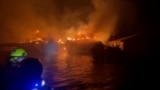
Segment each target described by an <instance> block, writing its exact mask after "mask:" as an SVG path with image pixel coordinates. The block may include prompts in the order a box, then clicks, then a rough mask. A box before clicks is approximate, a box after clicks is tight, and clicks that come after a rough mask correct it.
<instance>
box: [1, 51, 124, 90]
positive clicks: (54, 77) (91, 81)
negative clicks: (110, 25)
mask: <svg viewBox="0 0 160 90" xmlns="http://www.w3.org/2000/svg"><path fill="white" fill-rule="evenodd" d="M3 54H4V53H3ZM39 57H42V56H39ZM46 57H47V58H45V59H42V62H43V65H44V73H43V77H44V79H45V80H46V82H47V83H48V84H49V85H50V86H51V87H54V88H74V90H115V89H114V88H115V87H116V86H117V85H120V84H121V81H122V80H123V78H122V77H121V76H120V75H119V74H120V73H121V69H120V67H118V66H117V65H113V64H108V63H93V59H92V57H91V56H90V55H67V54H66V53H62V52H61V54H60V55H56V56H52V57H51V56H46ZM48 57H50V58H48ZM120 79H121V80H120ZM56 90H59V89H56ZM60 90H73V89H60Z"/></svg>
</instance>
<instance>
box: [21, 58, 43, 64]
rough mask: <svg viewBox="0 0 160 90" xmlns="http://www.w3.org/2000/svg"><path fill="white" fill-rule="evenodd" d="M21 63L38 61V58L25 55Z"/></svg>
mask: <svg viewBox="0 0 160 90" xmlns="http://www.w3.org/2000/svg"><path fill="white" fill-rule="evenodd" d="M21 63H40V61H39V59H38V58H34V57H27V58H25V59H24V60H23V61H22V62H21Z"/></svg>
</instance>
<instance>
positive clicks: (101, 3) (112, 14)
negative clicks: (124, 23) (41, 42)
mask: <svg viewBox="0 0 160 90" xmlns="http://www.w3.org/2000/svg"><path fill="white" fill-rule="evenodd" d="M122 5H124V0H123V1H122V0H121V1H117V0H41V1H39V0H23V1H22V0H7V1H2V0H1V1H0V13H1V14H0V19H1V21H0V29H1V32H0V35H1V39H0V41H1V42H2V41H3V42H17V41H20V40H26V39H28V38H30V37H32V34H33V32H34V31H35V30H37V29H38V30H40V31H41V32H42V33H44V34H46V35H47V36H50V37H53V38H55V39H59V38H66V37H67V36H73V35H74V34H75V33H77V32H83V33H87V34H90V35H92V36H93V37H94V38H95V39H96V40H100V41H102V42H106V41H107V40H108V39H109V37H110V35H111V33H112V32H113V31H114V30H115V27H116V25H117V22H119V21H118V20H119V17H120V16H119V14H120V13H119V12H121V11H123V12H125V10H121V9H125V8H124V7H125V6H123V8H121V7H122ZM127 5H128V6H129V5H130V4H127ZM126 8H127V7H126ZM128 11H129V10H128ZM132 11H133V10H132ZM123 12H122V13H123ZM129 19H130V18H129ZM8 36H9V37H8ZM11 38H12V39H11Z"/></svg>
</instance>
